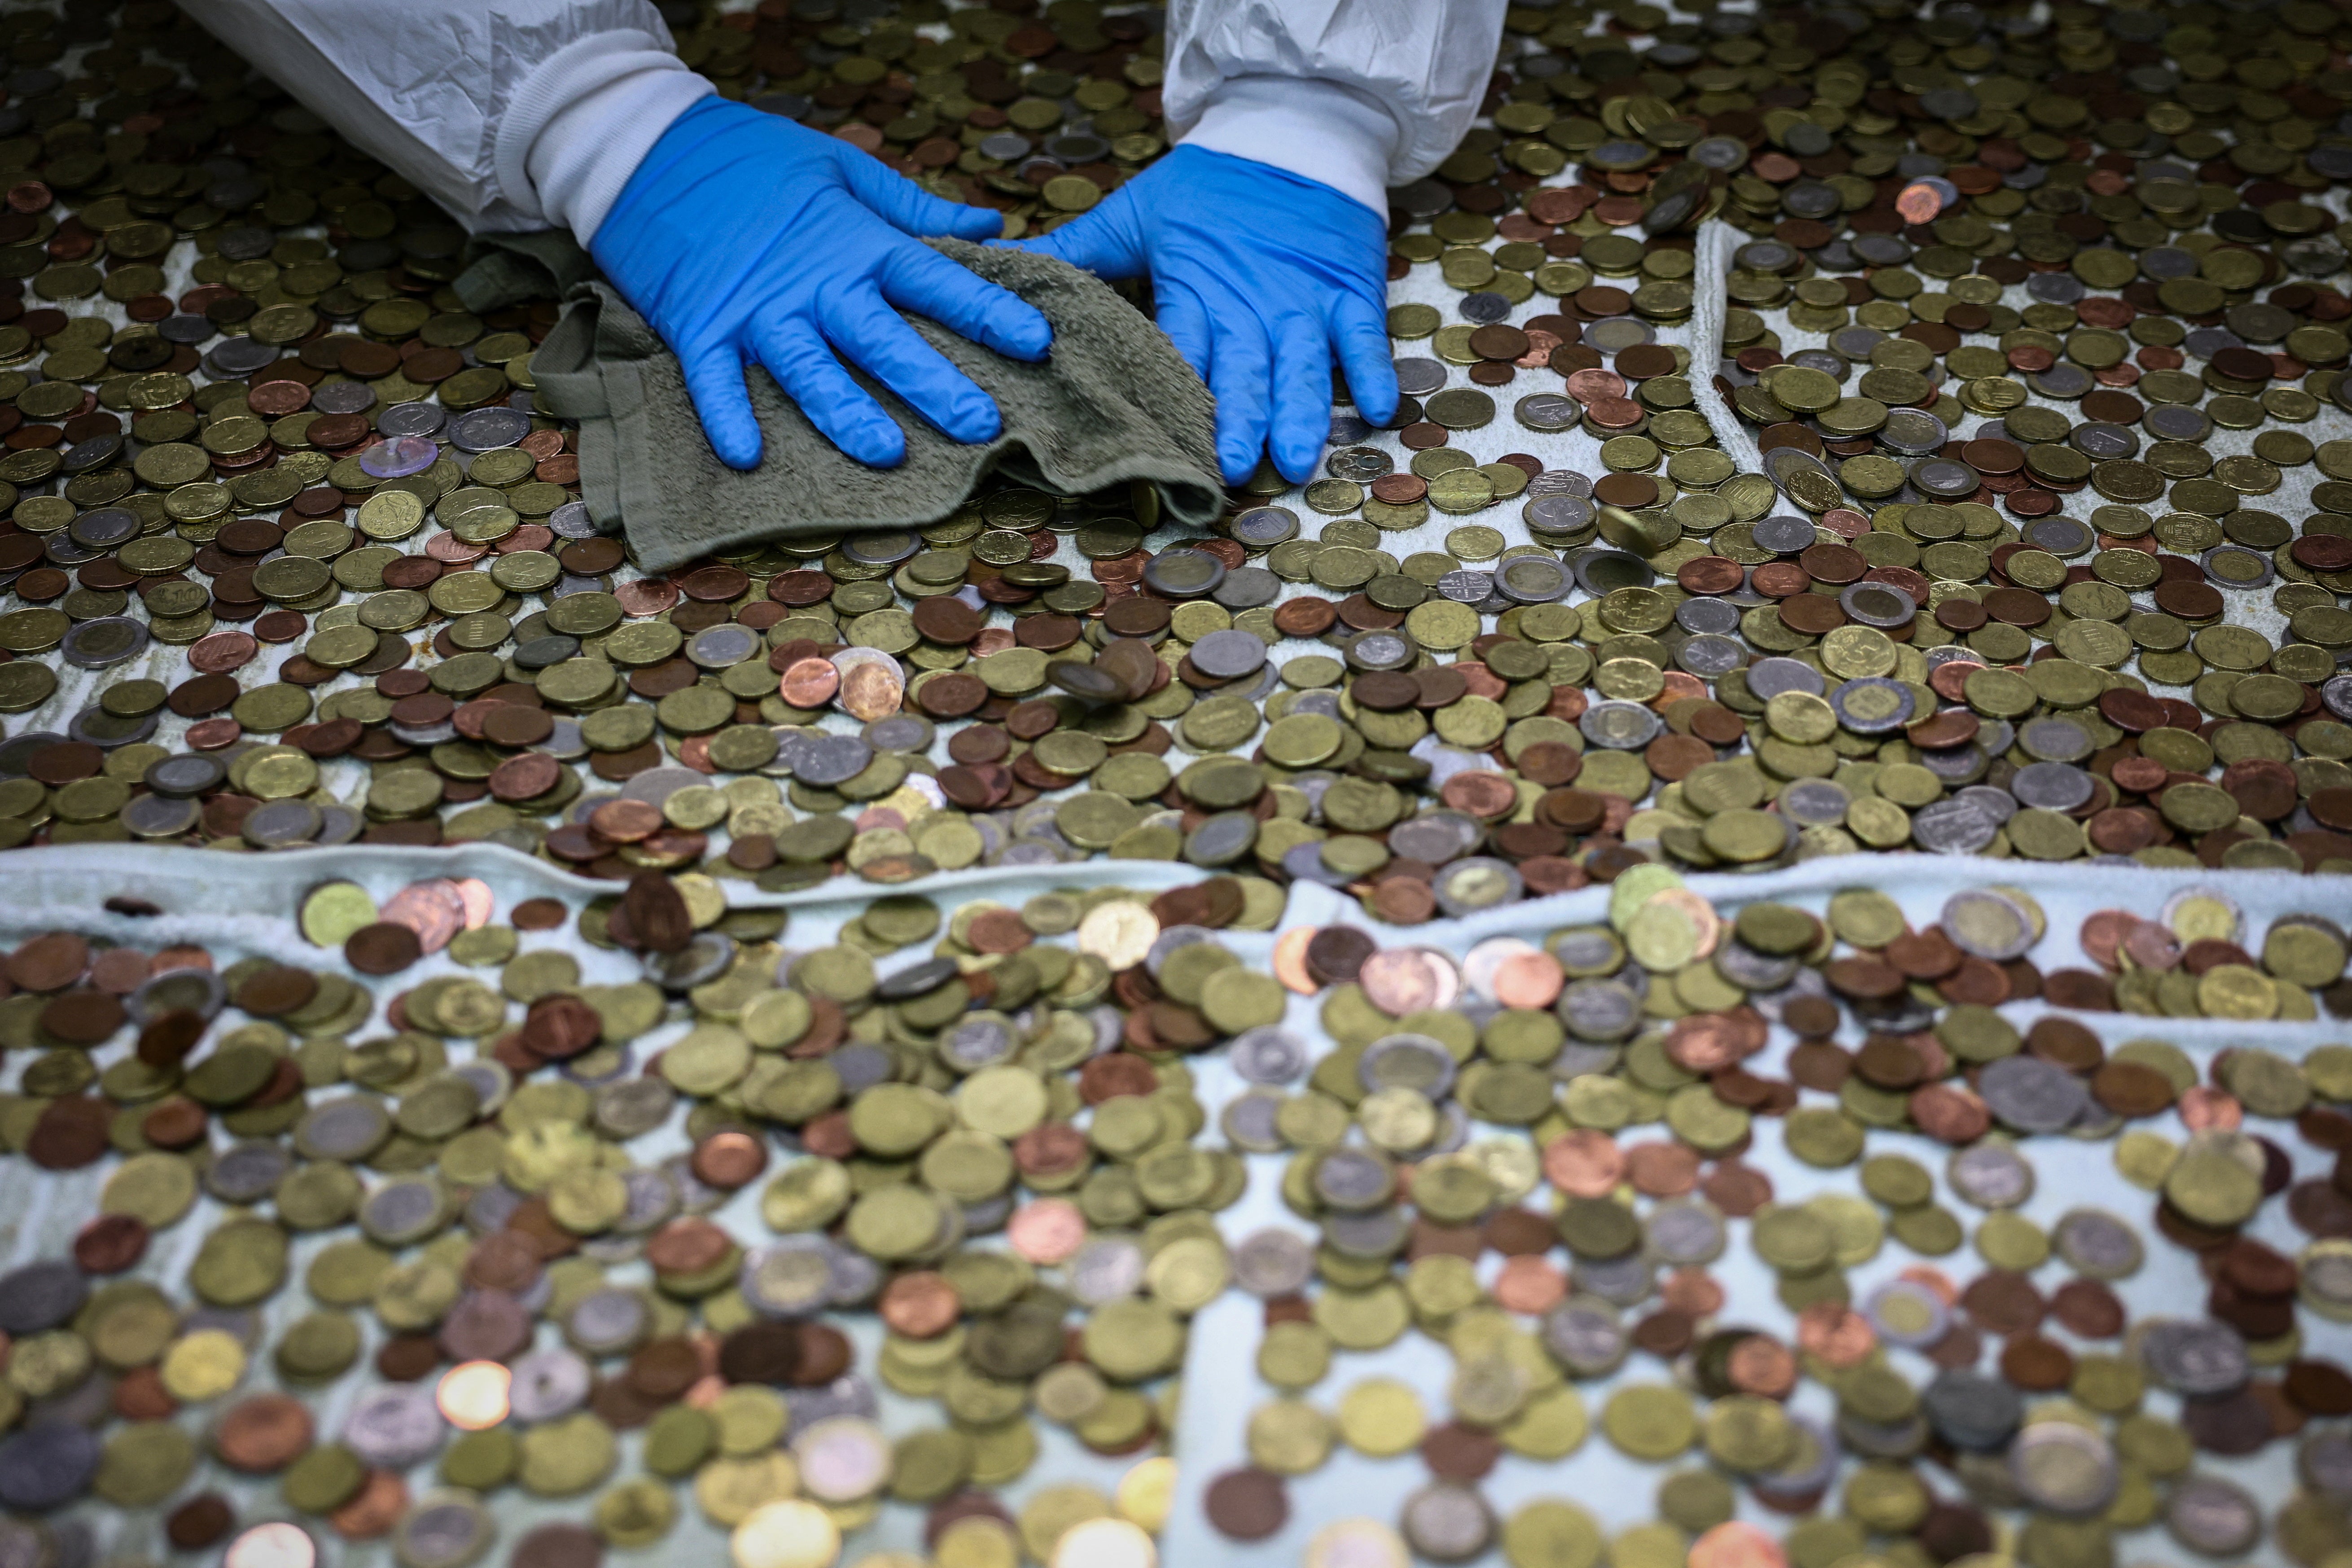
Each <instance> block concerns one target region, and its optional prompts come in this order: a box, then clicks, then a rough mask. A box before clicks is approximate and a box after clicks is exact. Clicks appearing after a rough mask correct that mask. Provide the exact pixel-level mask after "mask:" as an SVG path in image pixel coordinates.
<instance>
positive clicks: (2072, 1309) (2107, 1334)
mask: <svg viewBox="0 0 2352 1568" xmlns="http://www.w3.org/2000/svg"><path fill="white" fill-rule="evenodd" d="M2050 1311H2051V1314H2052V1316H2053V1317H2055V1318H2056V1319H2057V1320H2058V1321H2059V1323H2060V1324H2061V1325H2062V1326H2063V1327H2064V1329H2065V1330H2066V1331H2067V1332H2068V1333H2070V1334H2073V1335H2074V1336H2075V1337H2077V1338H2078V1339H2085V1340H2106V1339H2113V1338H2114V1337H2115V1336H2116V1335H2117V1334H2120V1333H2122V1332H2123V1331H2124V1321H2125V1312H2124V1305H2123V1303H2122V1302H2121V1301H2119V1300H2116V1293H2115V1292H2114V1291H2113V1290H2110V1289H2107V1287H2106V1286H2105V1285H2103V1284H2101V1283H2100V1282H2099V1281H2098V1280H2096V1279H2069V1280H2067V1281H2066V1283H2064V1284H2063V1285H2061V1286H2059V1287H2058V1289H2056V1291H2054V1292H2053V1294H2052V1295H2051V1298H2050Z"/></svg>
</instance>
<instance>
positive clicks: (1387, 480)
mask: <svg viewBox="0 0 2352 1568" xmlns="http://www.w3.org/2000/svg"><path fill="white" fill-rule="evenodd" d="M1371 491H1372V499H1373V500H1379V501H1383V502H1386V503H1387V504H1388V505H1390V506H1411V505H1412V503H1413V502H1415V501H1417V500H1423V498H1424V497H1426V496H1427V495H1428V494H1429V481H1428V480H1427V479H1423V478H1422V477H1421V476H1420V475H1419V474H1413V473H1403V472H1399V473H1393V474H1382V475H1381V477H1380V478H1379V479H1374V480H1373V481H1372V484H1371Z"/></svg>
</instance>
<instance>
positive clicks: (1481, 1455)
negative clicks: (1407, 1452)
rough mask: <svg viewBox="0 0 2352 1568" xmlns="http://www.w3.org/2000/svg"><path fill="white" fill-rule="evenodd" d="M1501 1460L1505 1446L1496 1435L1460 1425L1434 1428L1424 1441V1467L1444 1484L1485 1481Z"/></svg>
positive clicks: (1447, 1424)
mask: <svg viewBox="0 0 2352 1568" xmlns="http://www.w3.org/2000/svg"><path fill="white" fill-rule="evenodd" d="M1502 1457H1503V1445H1502V1443H1501V1441H1500V1440H1499V1439H1497V1438H1496V1436H1495V1435H1494V1434H1493V1433H1491V1432H1488V1431H1487V1430H1486V1429H1485V1428H1484V1427H1480V1426H1469V1425H1466V1424H1465V1423H1463V1422H1460V1421H1448V1422H1446V1423H1445V1424H1444V1425H1443V1426H1433V1427H1431V1428H1430V1429H1429V1431H1428V1433H1427V1435H1426V1436H1423V1438H1422V1440H1421V1459H1422V1463H1423V1464H1425V1465H1427V1466H1428V1467H1429V1468H1430V1473H1431V1474H1433V1475H1435V1476H1437V1477H1439V1478H1441V1479H1444V1480H1449V1481H1465V1482H1467V1481H1476V1480H1483V1479H1486V1476H1487V1474H1488V1473H1489V1472H1491V1471H1492V1470H1493V1469H1494V1468H1495V1466H1496V1464H1497V1463H1498V1462H1499V1461H1500V1460H1501V1459H1502Z"/></svg>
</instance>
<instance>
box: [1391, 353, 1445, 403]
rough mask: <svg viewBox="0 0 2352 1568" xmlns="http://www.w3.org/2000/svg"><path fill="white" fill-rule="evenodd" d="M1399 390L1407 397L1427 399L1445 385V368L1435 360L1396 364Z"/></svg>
mask: <svg viewBox="0 0 2352 1568" xmlns="http://www.w3.org/2000/svg"><path fill="white" fill-rule="evenodd" d="M1396 378H1397V390H1398V391H1399V392H1401V393H1403V394H1404V395H1406V396H1407V397H1426V396H1428V395H1430V394H1431V393H1433V392H1435V391H1436V390H1437V389H1438V388H1439V387H1441V386H1444V384H1445V366H1444V363H1442V362H1440V361H1437V360H1433V359H1422V358H1418V357H1416V358H1412V359H1401V360H1398V361H1397V362H1396Z"/></svg>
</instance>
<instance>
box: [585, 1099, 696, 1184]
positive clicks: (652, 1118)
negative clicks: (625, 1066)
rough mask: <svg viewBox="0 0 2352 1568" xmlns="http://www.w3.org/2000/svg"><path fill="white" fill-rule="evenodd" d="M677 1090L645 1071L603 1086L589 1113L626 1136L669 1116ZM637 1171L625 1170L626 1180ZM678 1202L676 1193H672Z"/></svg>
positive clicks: (611, 1132) (600, 1127)
mask: <svg viewBox="0 0 2352 1568" xmlns="http://www.w3.org/2000/svg"><path fill="white" fill-rule="evenodd" d="M676 1104H677V1090H676V1089H672V1088H670V1086H669V1082H668V1080H667V1079H662V1078H657V1077H656V1076H654V1075H653V1074H650V1073H648V1074H646V1076H644V1077H642V1078H628V1079H618V1080H617V1081H615V1082H613V1083H608V1084H604V1085H602V1086H600V1087H599V1088H598V1089H596V1091H595V1092H594V1094H593V1096H592V1097H591V1100H590V1106H591V1109H590V1111H589V1117H590V1120H591V1121H593V1122H594V1123H595V1125H596V1129H597V1131H600V1132H603V1133H604V1134H606V1135H607V1136H609V1137H614V1138H618V1139H622V1140H627V1139H631V1138H636V1137H640V1136H642V1135H644V1134H645V1133H647V1132H650V1131H653V1130H654V1129H655V1128H656V1127H659V1126H660V1125H661V1124H662V1123H663V1122H665V1121H668V1120H669V1113H670V1110H671V1108H672V1107H673V1106H675V1105H676ZM629 1174H633V1173H624V1177H623V1179H624V1180H626V1179H627V1176H628V1175H629ZM670 1196H671V1201H673V1202H675V1201H676V1199H677V1194H675V1193H673V1194H670Z"/></svg>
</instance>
